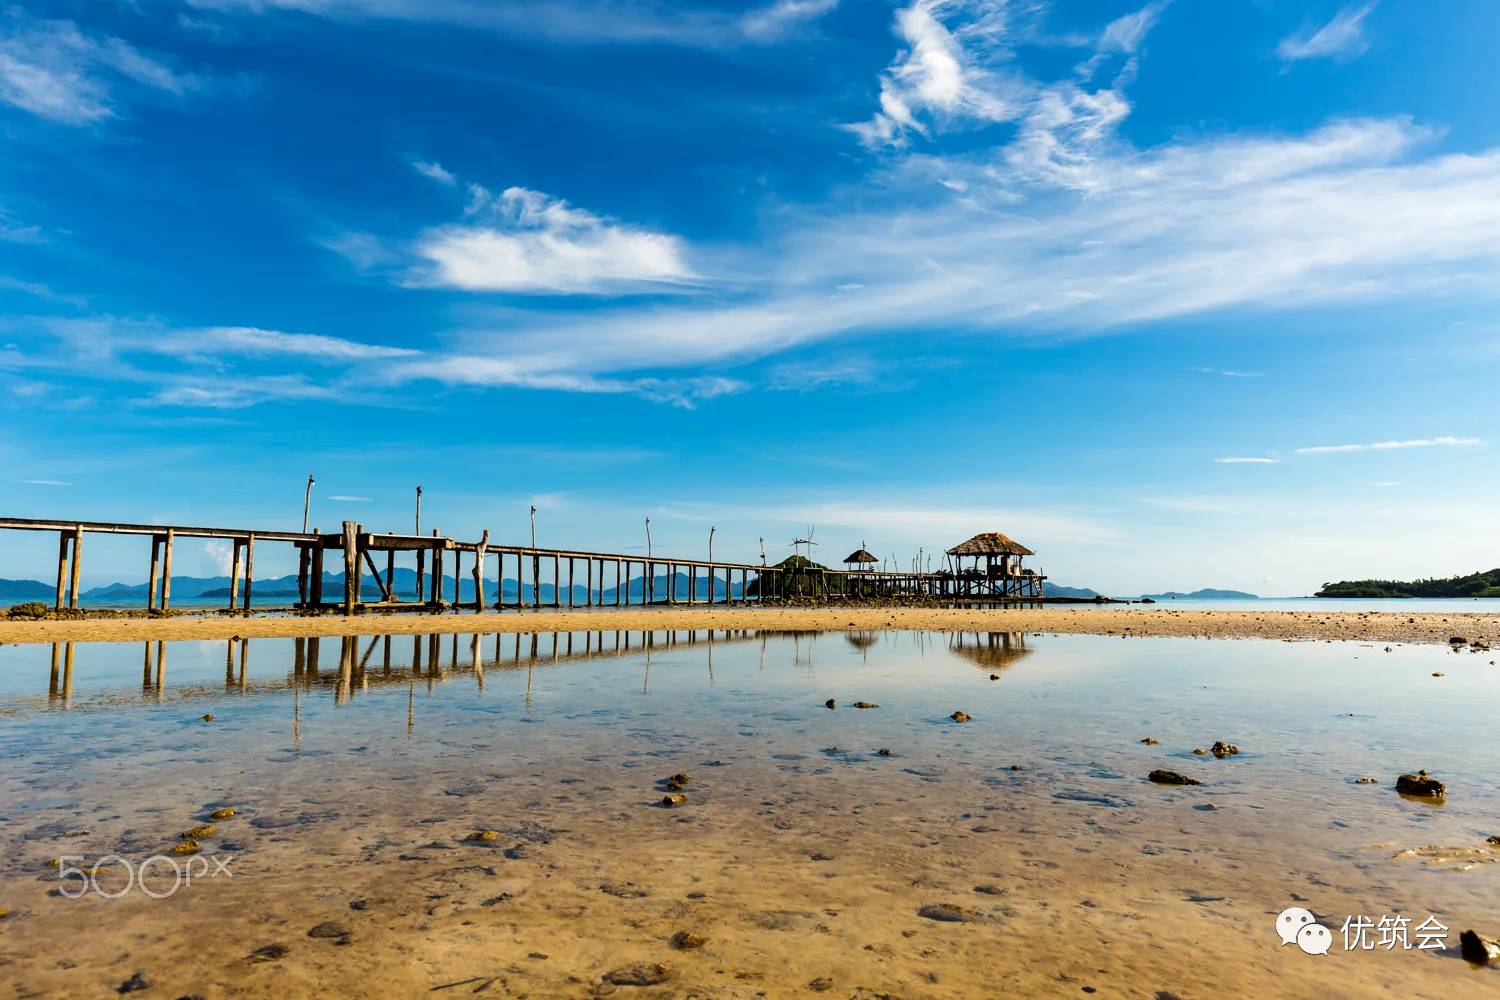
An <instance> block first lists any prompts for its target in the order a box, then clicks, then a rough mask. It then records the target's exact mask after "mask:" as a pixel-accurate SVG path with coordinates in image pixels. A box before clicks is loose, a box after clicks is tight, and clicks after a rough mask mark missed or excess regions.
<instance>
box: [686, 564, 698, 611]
mask: <svg viewBox="0 0 1500 1000" xmlns="http://www.w3.org/2000/svg"><path fill="white" fill-rule="evenodd" d="M688 603H689V604H697V603H698V567H697V565H696V564H693V565H689V566H688Z"/></svg>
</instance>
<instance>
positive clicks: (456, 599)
mask: <svg viewBox="0 0 1500 1000" xmlns="http://www.w3.org/2000/svg"><path fill="white" fill-rule="evenodd" d="M463 566H464V552H463V549H454V550H453V608H454V610H455V611H456V610H458V607H459V605H461V604H463V602H464V592H463V587H462V580H463Z"/></svg>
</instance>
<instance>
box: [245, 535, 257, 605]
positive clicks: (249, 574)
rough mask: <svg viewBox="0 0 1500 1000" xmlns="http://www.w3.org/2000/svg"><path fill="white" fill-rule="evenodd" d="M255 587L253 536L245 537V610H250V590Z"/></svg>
mask: <svg viewBox="0 0 1500 1000" xmlns="http://www.w3.org/2000/svg"><path fill="white" fill-rule="evenodd" d="M254 585H255V536H254V535H253V534H251V535H246V536H245V610H246V611H247V612H248V611H249V610H250V588H251V587H253V586H254Z"/></svg>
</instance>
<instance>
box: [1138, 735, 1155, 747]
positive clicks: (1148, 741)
mask: <svg viewBox="0 0 1500 1000" xmlns="http://www.w3.org/2000/svg"><path fill="white" fill-rule="evenodd" d="M1140 742H1142V743H1144V744H1146V746H1148V747H1154V746H1156V744H1157V741H1156V740H1154V739H1152V738H1151V737H1149V736H1147V737H1144V738H1143V739H1141V741H1140Z"/></svg>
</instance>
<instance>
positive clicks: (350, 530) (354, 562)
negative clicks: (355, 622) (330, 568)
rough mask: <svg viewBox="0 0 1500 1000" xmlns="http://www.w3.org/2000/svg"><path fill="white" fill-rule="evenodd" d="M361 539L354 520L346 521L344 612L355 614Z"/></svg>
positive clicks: (357, 601)
mask: <svg viewBox="0 0 1500 1000" xmlns="http://www.w3.org/2000/svg"><path fill="white" fill-rule="evenodd" d="M359 577H360V568H359V539H358V537H357V531H356V528H355V524H354V522H353V521H345V522H344V614H346V615H352V614H354V605H356V604H358V603H359Z"/></svg>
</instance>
